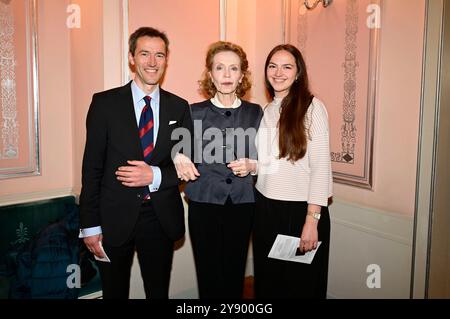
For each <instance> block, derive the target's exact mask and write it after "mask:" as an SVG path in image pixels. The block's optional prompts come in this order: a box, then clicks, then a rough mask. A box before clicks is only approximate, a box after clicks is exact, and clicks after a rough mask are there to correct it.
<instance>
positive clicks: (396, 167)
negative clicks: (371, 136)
mask: <svg viewBox="0 0 450 319" xmlns="http://www.w3.org/2000/svg"><path fill="white" fill-rule="evenodd" d="M424 16H425V1H424V0H395V1H392V0H388V1H383V6H382V12H381V19H382V21H381V25H382V27H381V33H380V35H381V38H380V39H381V46H380V49H381V50H380V73H379V85H378V94H377V105H376V122H375V150H374V190H373V191H366V190H361V189H357V188H353V187H349V186H345V185H340V184H335V187H334V189H335V194H336V197H339V198H340V199H343V200H346V201H349V202H353V203H357V204H361V205H366V206H370V207H375V208H379V209H383V210H387V211H390V212H396V213H399V214H404V215H410V216H413V214H414V202H415V183H416V169H417V167H416V166H417V144H418V132H419V115H420V114H419V111H420V94H421V80H422V79H421V76H422V50H423V31H424Z"/></svg>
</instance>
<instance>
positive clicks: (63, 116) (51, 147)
mask: <svg viewBox="0 0 450 319" xmlns="http://www.w3.org/2000/svg"><path fill="white" fill-rule="evenodd" d="M67 4H68V1H54V0H43V1H42V0H41V1H38V42H39V72H40V76H39V85H40V87H39V92H40V134H41V139H40V141H41V143H40V150H41V172H42V175H41V176H34V177H23V178H15V179H10V180H2V181H1V182H0V183H1V187H0V198H1V197H3V196H5V195H10V196H11V195H14V194H17V195H18V196H19V195H20V194H27V193H34V192H43V191H50V190H57V189H68V188H71V187H72V183H73V172H72V167H73V158H72V154H73V149H72V146H73V144H72V143H73V139H72V122H71V119H72V110H71V107H72V106H71V88H70V80H71V79H70V42H69V30H68V29H67V28H66V7H67Z"/></svg>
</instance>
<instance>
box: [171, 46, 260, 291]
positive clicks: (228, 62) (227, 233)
mask: <svg viewBox="0 0 450 319" xmlns="http://www.w3.org/2000/svg"><path fill="white" fill-rule="evenodd" d="M248 77H249V71H248V61H247V57H246V54H245V52H244V50H243V49H242V48H241V47H240V46H238V45H236V44H233V43H230V42H222V41H221V42H216V43H213V44H212V45H211V46H210V47H209V49H208V53H207V55H206V70H205V72H204V76H203V79H202V80H201V81H200V86H201V89H202V90H203V92H204V93H205V95H206V96H208V99H207V100H205V101H203V102H200V103H196V104H193V105H192V108H191V109H192V119H193V120H194V126H195V129H194V131H195V132H196V134H195V143H194V144H195V146H194V151H195V156H194V162H195V163H196V167H195V166H194V165H193V164H192V162H190V160H188V159H186V158H185V157H183V156H182V155H178V156H177V157H176V158H175V159H174V162H175V164H176V168H177V173H178V176H179V178H180V179H182V180H185V181H190V182H189V183H188V184H187V185H186V188H185V194H186V195H187V197H188V198H189V232H190V237H191V241H192V247H193V251H194V259H195V265H196V270H197V281H198V289H199V296H200V298H241V297H242V290H243V282H244V275H245V265H246V259H247V249H248V245H249V239H250V233H251V228H252V224H253V215H254V201H255V198H254V189H253V177H252V176H251V174H250V173H255V171H256V163H255V162H256V161H255V160H256V148H255V145H254V140H255V136H256V130H257V129H258V127H259V122H260V120H261V118H262V109H261V107H260V106H259V105H257V104H253V103H250V102H247V101H245V100H242V99H241V98H242V97H243V96H244V95H245V93H246V91H247V90H248V89H249V88H250V86H251V84H250V81H249V79H248ZM199 133H201V134H199Z"/></svg>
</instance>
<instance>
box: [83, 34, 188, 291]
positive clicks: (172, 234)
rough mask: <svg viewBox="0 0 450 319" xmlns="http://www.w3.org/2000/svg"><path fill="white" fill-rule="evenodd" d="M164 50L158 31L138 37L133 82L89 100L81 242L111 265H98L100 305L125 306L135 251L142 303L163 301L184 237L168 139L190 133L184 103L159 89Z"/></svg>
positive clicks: (133, 42)
mask: <svg viewBox="0 0 450 319" xmlns="http://www.w3.org/2000/svg"><path fill="white" fill-rule="evenodd" d="M168 45H169V41H168V39H167V36H166V35H165V34H164V33H162V32H160V31H158V30H156V29H153V28H149V27H143V28H140V29H138V30H136V31H135V32H134V33H133V34H132V35H131V36H130V39H129V54H128V58H129V63H130V65H131V67H132V68H133V71H134V72H135V77H134V80H133V81H131V82H130V83H128V84H127V85H125V86H123V87H119V88H115V89H112V90H108V91H104V92H100V93H96V94H94V96H93V98H92V102H91V105H90V108H89V112H88V115H87V120H86V127H87V137H86V146H85V152H84V157H83V172H82V173H83V176H82V190H81V195H80V211H81V212H80V215H81V220H80V227H81V230H80V237H82V238H84V242H85V244H86V246H87V247H88V249H89V250H90V251H92V252H93V253H94V254H95V255H96V256H97V257H104V254H103V251H102V247H103V248H104V251H105V253H106V255H107V256H108V257H109V259H110V262H98V265H99V268H100V275H101V278H102V286H103V297H104V298H128V295H129V287H130V273H131V265H132V261H133V255H134V251H135V250H136V251H137V255H138V260H139V265H140V268H141V275H142V278H143V281H144V289H145V294H146V297H147V298H150V297H152V298H168V290H169V280H170V272H171V268H172V259H173V245H174V242H175V241H176V240H178V239H180V238H182V237H183V235H184V232H185V226H184V210H183V205H182V201H181V196H180V193H179V190H178V178H177V173H176V170H175V168H174V165H173V162H172V157H171V151H172V148H173V147H174V145H175V144H176V143H177V141H174V140H172V139H171V134H172V131H173V130H174V129H176V128H181V127H182V128H185V129H187V130H189V131H192V121H191V116H190V111H189V105H188V103H187V101H185V100H183V99H181V98H180V97H178V96H176V95H174V94H172V93H169V92H167V91H164V90H163V89H161V88H160V86H159V84H160V81H161V79H162V77H163V75H164V71H165V67H166V64H167V55H168ZM149 112H150V113H149ZM145 121H147V122H145Z"/></svg>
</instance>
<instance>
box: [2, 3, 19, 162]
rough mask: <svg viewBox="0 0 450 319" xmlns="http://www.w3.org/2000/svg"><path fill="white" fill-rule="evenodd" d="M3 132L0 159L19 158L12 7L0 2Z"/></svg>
mask: <svg viewBox="0 0 450 319" xmlns="http://www.w3.org/2000/svg"><path fill="white" fill-rule="evenodd" d="M0 30H1V32H0V80H1V82H0V83H1V93H0V94H1V107H2V108H1V132H2V134H1V135H2V142H3V145H2V146H3V147H2V148H1V150H0V159H12V158H18V157H19V122H18V120H17V106H16V100H17V99H16V72H15V66H16V56H15V54H14V31H15V30H14V15H13V11H12V5H11V4H10V3H4V2H1V1H0Z"/></svg>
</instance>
